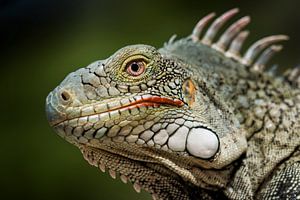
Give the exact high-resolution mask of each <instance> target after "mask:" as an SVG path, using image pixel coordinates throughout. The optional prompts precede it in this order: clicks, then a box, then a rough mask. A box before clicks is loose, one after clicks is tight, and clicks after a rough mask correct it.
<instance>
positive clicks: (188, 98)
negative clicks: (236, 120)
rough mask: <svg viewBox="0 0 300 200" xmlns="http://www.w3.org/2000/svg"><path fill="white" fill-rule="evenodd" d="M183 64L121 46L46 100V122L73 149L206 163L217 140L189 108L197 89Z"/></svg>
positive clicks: (70, 78) (145, 50)
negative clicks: (146, 150)
mask: <svg viewBox="0 0 300 200" xmlns="http://www.w3.org/2000/svg"><path fill="white" fill-rule="evenodd" d="M185 65H186V64H184V63H182V62H181V61H180V60H178V59H177V60H176V59H170V58H165V57H164V56H163V55H162V54H161V53H159V51H157V50H156V49H155V48H154V47H151V46H147V45H132V46H127V47H124V48H122V49H120V50H118V51H117V52H116V53H115V54H113V55H112V56H111V57H109V58H108V59H105V60H101V61H96V62H94V63H92V64H90V65H89V66H87V67H86V68H81V69H79V70H77V71H76V72H73V73H71V74H69V75H68V76H67V77H66V78H65V80H64V81H63V82H62V83H61V84H60V85H59V86H58V87H57V88H56V89H55V90H54V91H53V92H51V93H50V94H49V96H48V98H47V114H48V119H49V122H50V124H51V125H52V126H53V127H54V129H55V130H56V131H57V132H58V133H59V134H60V135H61V136H62V137H64V138H65V139H66V140H68V141H69V142H71V143H74V144H76V145H81V144H85V145H91V146H94V147H98V146H101V143H103V142H106V143H109V142H113V143H124V144H126V145H138V146H142V147H151V148H156V149H162V150H165V151H167V152H173V153H178V154H181V155H186V156H190V155H192V156H195V157H198V158H202V159H211V158H213V157H214V156H215V155H216V154H217V152H218V150H219V145H220V144H219V137H218V134H217V133H216V130H213V129H214V128H213V127H212V126H211V125H210V124H209V122H208V121H206V120H205V119H200V118H199V119H198V118H197V115H198V114H196V113H194V112H193V110H192V109H191V107H192V106H193V104H194V103H195V94H196V85H195V84H194V83H193V81H192V80H191V72H190V71H188V70H187V69H185V67H186V66H185ZM197 103H199V102H197ZM204 103H205V101H203V102H202V104H204Z"/></svg>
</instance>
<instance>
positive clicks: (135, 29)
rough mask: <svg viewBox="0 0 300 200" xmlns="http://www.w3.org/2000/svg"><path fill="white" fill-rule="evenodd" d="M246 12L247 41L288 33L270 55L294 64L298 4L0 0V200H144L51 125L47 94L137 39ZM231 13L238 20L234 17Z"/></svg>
mask: <svg viewBox="0 0 300 200" xmlns="http://www.w3.org/2000/svg"><path fill="white" fill-rule="evenodd" d="M233 7H239V8H241V14H240V15H239V16H243V15H251V17H252V24H251V25H250V26H249V27H248V28H249V29H250V30H251V32H252V34H251V36H250V37H249V39H248V42H247V44H248V45H249V44H250V42H253V41H255V40H256V39H259V38H261V37H263V36H266V35H270V34H278V33H284V34H287V35H290V36H291V40H290V41H289V42H287V43H285V51H284V52H282V53H281V54H280V55H278V56H276V58H275V59H273V62H272V63H279V65H280V66H283V67H291V66H296V65H297V64H300V58H299V54H300V46H299V42H300V12H299V7H300V2H299V1H296V0H295V1H291V0H261V1H238V0H226V1H224V0H220V1H212V0H210V1H208V0H207V1H200V0H196V1H174V0H165V1H162V0H160V1H159V0H149V1H121V0H119V1H117V0H111V1H108V0H107V1H84V0H70V1H66V0H60V1H55V0H7V1H3V0H2V1H1V0H0V42H1V43H0V48H1V49H0V50H1V53H0V70H1V71H0V72H1V73H0V76H1V79H0V81H1V82H0V83H1V84H0V87H1V88H0V89H1V93H0V96H1V98H0V99H1V100H0V101H1V104H0V108H1V124H0V125H1V129H0V141H1V144H0V156H1V157H0V158H1V161H0V166H1V168H0V180H1V182H0V184H1V185H0V192H1V193H0V195H1V197H0V198H1V199H32V200H35V199H49V200H50V199H51V200H53V199H55V200H59V199H72V200H74V199H84V200H96V199H149V195H148V194H145V193H143V194H136V193H135V192H134V190H133V189H132V186H131V185H130V184H127V185H125V184H123V183H121V181H120V180H116V181H115V180H113V179H111V178H110V177H109V176H108V175H107V174H103V173H100V170H98V169H97V168H95V167H92V166H90V165H88V164H87V163H86V162H85V161H84V160H83V158H82V156H81V154H80V152H79V151H78V150H77V149H76V148H75V147H73V146H72V145H70V144H68V143H67V142H65V141H63V140H62V139H61V138H59V137H58V136H57V135H56V134H54V132H53V131H52V130H51V128H50V127H49V126H48V124H47V121H46V118H45V112H44V103H45V97H46V95H47V94H48V92H50V91H51V90H52V89H53V88H54V87H55V86H56V85H57V84H58V83H59V82H60V81H61V80H62V79H63V78H64V77H65V76H66V75H67V74H68V73H69V72H72V71H74V70H75V69H77V68H79V67H83V66H86V65H88V64H89V63H91V62H92V61H94V60H97V59H102V58H106V57H108V56H109V55H110V54H112V53H113V52H114V51H116V50H117V49H118V48H120V47H122V46H124V45H128V44H135V43H145V44H150V45H153V46H155V47H160V46H161V45H162V44H163V42H164V41H166V40H168V39H169V37H170V36H171V35H172V34H174V33H176V34H177V35H179V36H180V37H183V36H186V35H188V34H190V33H191V31H192V28H193V26H194V25H195V24H196V23H197V21H198V20H199V19H200V18H201V17H202V16H204V15H205V14H207V13H208V12H211V11H216V12H217V13H218V14H221V13H222V12H224V11H226V10H228V9H230V8H233ZM236 19H237V18H236Z"/></svg>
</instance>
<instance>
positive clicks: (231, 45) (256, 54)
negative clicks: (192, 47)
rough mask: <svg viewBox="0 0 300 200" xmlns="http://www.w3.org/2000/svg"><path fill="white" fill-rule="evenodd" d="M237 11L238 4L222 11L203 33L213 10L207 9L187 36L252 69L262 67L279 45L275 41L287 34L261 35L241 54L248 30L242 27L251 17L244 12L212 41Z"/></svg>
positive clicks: (286, 38) (279, 40) (279, 48)
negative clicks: (206, 12)
mask: <svg viewBox="0 0 300 200" xmlns="http://www.w3.org/2000/svg"><path fill="white" fill-rule="evenodd" d="M238 12H239V9H238V8H234V9H232V10H229V11H227V12H225V13H224V14H223V15H221V16H220V17H218V18H217V19H216V20H215V21H214V22H212V24H211V25H210V27H209V28H208V29H207V31H206V33H205V34H203V36H202V32H203V30H204V29H205V28H206V27H207V26H208V24H209V22H210V21H211V20H212V19H213V18H214V17H215V15H216V14H215V13H210V14H208V15H206V16H205V17H203V18H202V19H201V20H200V21H199V22H198V23H197V25H196V26H195V28H194V30H193V32H192V34H191V35H190V38H191V39H192V41H193V42H200V43H202V44H204V45H207V46H211V47H212V48H214V49H215V50H217V51H219V52H221V53H223V54H224V55H225V56H226V57H229V58H232V59H234V60H236V61H237V62H240V63H241V64H243V65H246V66H249V67H250V66H251V68H252V69H253V70H254V71H263V70H264V68H265V66H266V64H267V62H268V61H269V60H270V58H271V57H272V56H273V55H274V54H275V53H276V52H279V51H280V50H281V49H282V46H281V45H274V44H275V43H277V42H281V41H284V40H288V39H289V37H288V36H286V35H272V36H268V37H264V38H262V39H260V40H258V41H257V42H255V43H254V44H253V45H251V46H250V47H249V48H248V50H247V51H246V53H245V54H244V55H243V56H242V55H241V52H240V51H241V48H242V46H243V44H244V41H245V40H246V38H247V36H248V35H249V31H247V30H246V31H242V30H243V28H244V27H245V26H246V25H248V24H249V22H250V17H249V16H245V17H242V18H241V19H239V20H237V21H236V22H235V23H233V24H232V25H231V26H229V28H227V30H226V31H225V32H224V33H223V34H222V35H221V36H220V38H219V40H217V42H214V43H213V41H214V39H215V36H216V35H217V34H218V31H219V30H220V29H221V28H222V27H223V26H224V25H225V23H226V22H227V21H228V20H229V19H231V18H232V17H233V16H234V15H236V14H237V13H238ZM172 40H174V38H172Z"/></svg>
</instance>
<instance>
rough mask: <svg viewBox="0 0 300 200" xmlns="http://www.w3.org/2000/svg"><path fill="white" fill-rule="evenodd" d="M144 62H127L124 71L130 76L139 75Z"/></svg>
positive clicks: (144, 64)
mask: <svg viewBox="0 0 300 200" xmlns="http://www.w3.org/2000/svg"><path fill="white" fill-rule="evenodd" d="M145 68H146V63H145V62H144V61H142V60H135V61H131V62H129V63H127V65H126V72H127V73H128V74H129V75H132V76H139V75H141V74H143V73H144V71H145Z"/></svg>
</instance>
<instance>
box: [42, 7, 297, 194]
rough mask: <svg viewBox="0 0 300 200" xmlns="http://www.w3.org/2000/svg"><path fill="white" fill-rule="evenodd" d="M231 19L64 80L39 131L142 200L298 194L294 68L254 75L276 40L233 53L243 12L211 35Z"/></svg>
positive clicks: (128, 51) (122, 54)
mask: <svg viewBox="0 0 300 200" xmlns="http://www.w3.org/2000/svg"><path fill="white" fill-rule="evenodd" d="M237 12H238V9H232V10H230V11H228V12H226V13H225V14H223V15H222V16H220V17H219V18H217V19H216V20H214V21H212V20H213V18H214V17H215V14H214V13H211V14H209V15H207V16H206V17H204V18H203V19H201V20H200V21H199V22H198V24H197V25H196V27H195V28H194V30H193V32H192V34H191V35H190V36H189V37H186V38H183V39H179V40H175V37H172V38H171V39H170V41H169V42H167V43H166V44H165V45H164V47H162V48H160V49H156V48H154V47H152V46H148V45H132V46H126V47H124V48H122V49H120V50H118V51H117V52H116V53H115V54H113V55H112V56H110V57H109V58H107V59H105V60H99V61H96V62H93V63H92V64H90V65H88V66H87V67H85V68H81V69H79V70H77V71H75V72H72V73H70V74H69V75H68V76H67V77H66V78H65V80H64V81H63V82H62V83H61V84H60V85H59V86H58V87H56V88H55V89H54V90H53V91H52V92H51V93H50V94H49V95H48V97H47V100H46V112H47V117H48V120H49V123H50V125H51V126H52V127H53V128H54V130H55V131H56V132H57V133H58V134H59V135H60V136H61V137H62V138H64V139H65V140H67V141H68V142H70V143H72V144H74V145H75V146H77V147H78V148H79V149H80V150H81V152H82V153H83V156H84V158H85V159H86V160H87V161H88V162H89V163H90V164H91V165H94V166H96V167H99V168H100V169H101V170H102V171H105V170H108V171H109V173H110V175H111V176H112V177H116V176H117V175H118V176H120V178H121V180H122V181H123V182H127V181H128V182H132V183H133V187H134V188H135V189H136V190H137V191H140V190H141V189H144V190H146V191H148V192H149V193H151V194H152V196H153V198H154V199H300V147H299V146H300V120H299V119H300V117H299V115H300V90H299V87H300V79H299V78H298V77H299V74H300V69H299V68H295V69H293V70H290V71H288V72H287V73H286V74H285V75H284V76H280V77H277V76H275V75H274V73H273V72H272V71H267V72H266V71H265V68H266V63H267V61H268V60H269V59H270V58H271V57H272V56H273V54H274V53H276V52H278V51H279V50H281V48H282V47H281V45H277V44H276V43H278V42H282V41H284V40H287V39H288V37H287V36H285V35H274V36H269V37H265V38H263V39H261V40H259V41H257V42H255V43H254V44H253V45H252V46H251V47H249V48H248V50H247V51H246V52H245V53H243V54H241V53H240V52H241V51H240V50H241V48H242V45H243V43H244V41H245V39H246V37H247V36H248V33H249V32H248V31H243V29H244V27H245V26H246V25H247V24H248V23H249V22H250V18H249V17H248V16H246V17H243V18H241V19H240V20H238V21H236V22H235V23H233V24H232V25H231V26H229V27H228V28H227V30H225V32H224V33H223V34H221V35H220V36H218V35H219V30H220V29H221V28H222V27H223V26H224V25H225V23H226V22H227V21H228V20H229V19H230V18H232V17H233V16H234V15H235V14H236V13H237ZM209 23H210V24H211V25H209ZM204 29H207V30H206V31H205V32H204ZM217 36H218V37H217Z"/></svg>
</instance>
